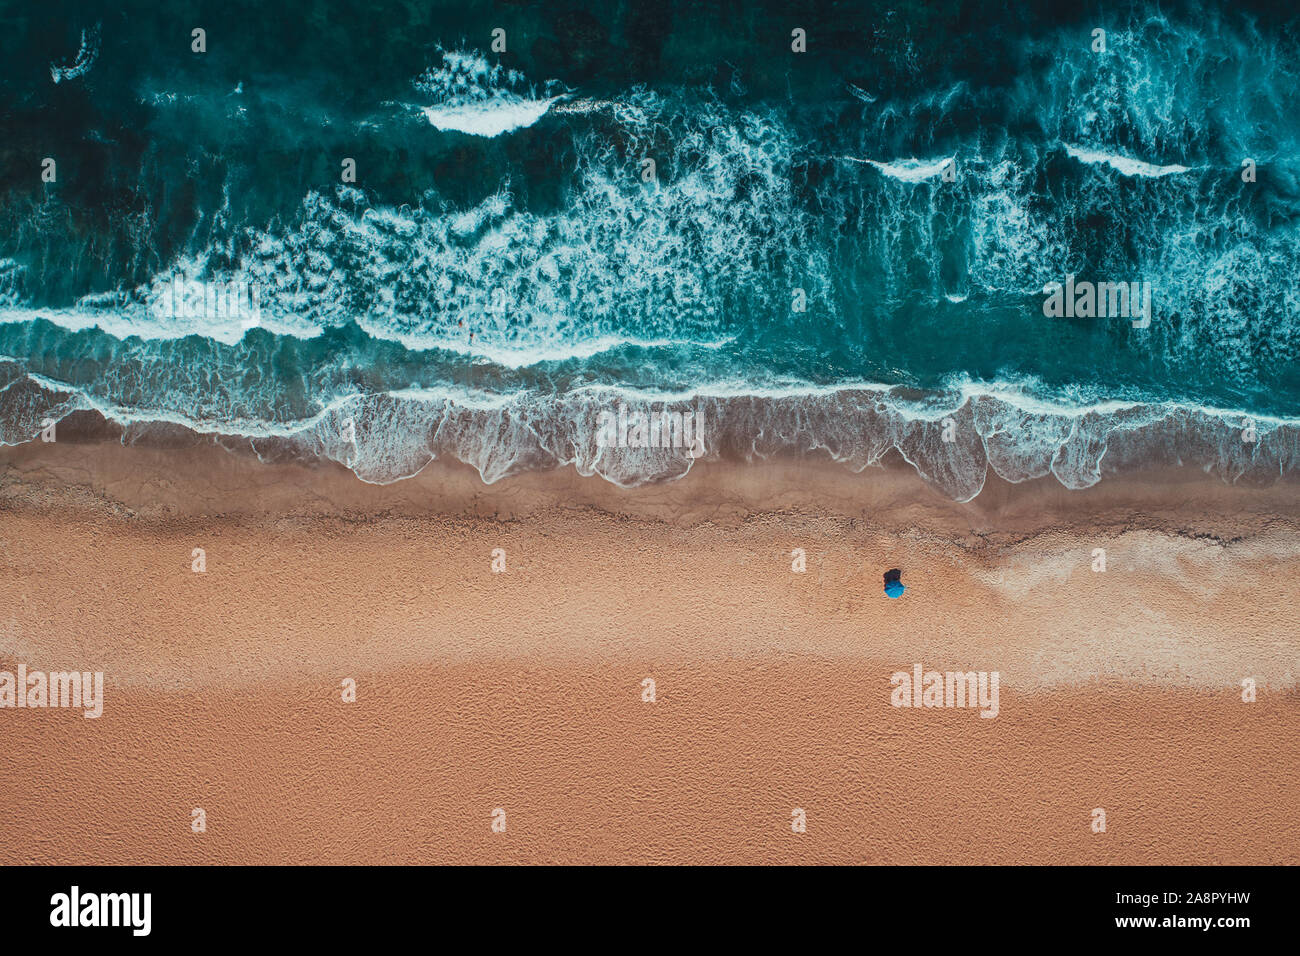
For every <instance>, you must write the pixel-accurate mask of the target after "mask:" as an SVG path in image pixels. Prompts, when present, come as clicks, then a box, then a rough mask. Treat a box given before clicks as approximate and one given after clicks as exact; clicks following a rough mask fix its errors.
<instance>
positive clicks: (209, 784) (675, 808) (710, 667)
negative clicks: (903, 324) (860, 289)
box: [0, 429, 1300, 864]
mask: <svg viewBox="0 0 1300 956" xmlns="http://www.w3.org/2000/svg"><path fill="white" fill-rule="evenodd" d="M69 432H70V433H71V439H70V440H61V441H60V442H58V443H56V444H50V445H42V444H40V443H33V444H29V445H24V446H19V447H15V448H8V449H4V453H3V458H2V459H0V589H2V590H3V593H4V602H3V606H0V670H3V669H8V670H11V671H12V670H14V669H15V668H16V667H17V666H18V665H19V664H23V665H25V666H26V667H27V668H28V669H31V670H36V669H43V670H46V671H51V672H53V671H60V670H65V669H74V668H75V669H77V670H80V671H102V672H103V673H104V685H105V692H104V701H103V715H102V716H101V717H99V718H97V719H86V718H84V717H83V716H82V715H81V714H80V713H79V712H75V711H71V710H66V709H45V710H39V709H29V710H17V709H4V710H0V720H2V721H3V722H4V724H5V727H4V730H5V732H4V734H3V744H0V748H2V749H3V760H0V778H3V779H2V780H0V863H6V864H10V863H36V862H61V863H79V862H106V863H165V862H229V863H236V862H239V863H245V862H249V863H251V862H323V863H359V862H406V863H417V862H467V863H468V862H475V863H503V862H566V863H576V862H607V863H643V862H652V863H658V862H664V863H666V862H681V863H686V862H696V863H724V862H748V863H758V862H779V863H835V862H838V863H850V862H872V863H923V864H930V863H957V862H961V863H1016V862H1026V863H1029V862H1032V863H1193V862H1196V863H1296V862H1300V823H1297V821H1296V818H1295V814H1294V807H1295V805H1296V802H1297V797H1300V692H1298V690H1297V683H1296V679H1297V675H1300V636H1298V635H1300V612H1297V610H1296V607H1295V595H1296V593H1297V583H1298V582H1300V538H1298V537H1297V534H1296V531H1297V524H1298V523H1300V522H1298V520H1297V508H1296V504H1297V502H1300V493H1298V492H1297V486H1296V485H1295V483H1294V482H1283V483H1279V484H1275V485H1272V486H1270V487H1264V488H1255V487H1244V486H1229V485H1226V484H1224V483H1223V482H1221V481H1219V480H1218V479H1214V478H1210V477H1207V476H1204V475H1201V474H1199V473H1188V472H1185V471H1180V472H1166V473H1158V474H1151V475H1143V476H1138V477H1135V478H1133V479H1131V480H1122V481H1113V482H1103V483H1101V484H1100V485H1098V486H1096V487H1094V488H1092V489H1088V490H1086V491H1074V492H1071V491H1066V490H1065V489H1063V488H1061V487H1060V486H1059V485H1056V484H1054V483H1053V482H1050V481H1042V482H1031V483H1026V484H1024V485H1017V486H1011V485H1007V484H1005V483H1002V482H998V481H996V480H994V479H991V480H990V483H989V485H988V486H987V487H986V489H985V491H984V493H983V494H981V495H980V496H979V497H978V498H977V499H975V500H974V501H973V502H970V503H967V504H958V503H955V502H952V501H950V500H947V499H945V498H943V497H942V496H941V495H939V494H938V493H936V492H934V491H932V490H930V489H929V488H927V487H926V486H925V485H924V483H922V482H921V481H920V480H919V479H918V478H916V476H915V474H914V473H912V472H910V470H906V469H901V468H886V469H869V470H868V471H867V472H865V473H863V474H861V475H854V474H851V473H849V472H847V471H845V470H843V469H840V468H838V467H836V466H832V465H830V464H825V465H821V464H817V463H815V462H794V461H785V462H770V463H766V464H743V463H736V464H727V463H708V464H707V465H701V466H699V467H697V469H696V470H694V471H692V473H691V474H690V475H688V476H687V477H686V478H685V479H683V480H681V481H679V482H674V483H668V484H662V485H652V486H647V487H642V488H639V489H619V488H617V487H614V486H612V485H609V484H608V483H605V482H603V481H601V480H599V479H585V478H581V477H579V476H577V475H576V474H574V473H573V472H571V471H568V472H539V473H530V474H524V475H521V476H518V477H514V478H508V479H505V480H503V481H501V482H498V483H497V484H494V485H491V486H487V485H484V484H483V483H482V482H481V481H480V480H479V478H478V476H477V474H476V473H475V472H474V471H473V470H471V469H468V468H465V467H463V466H458V465H446V464H443V463H439V462H435V463H433V464H431V465H430V466H429V467H428V468H426V469H425V471H423V472H422V473H421V474H420V475H418V476H417V477H415V478H413V479H409V480H407V481H403V482H398V483H396V484H393V485H387V486H374V485H367V484H364V483H362V482H360V481H358V480H357V479H356V478H355V477H354V476H353V475H352V474H351V473H349V472H347V471H345V470H344V469H342V468H339V467H333V466H330V467H325V466H304V465H266V464H262V463H260V462H258V461H256V460H255V459H253V458H251V457H250V456H248V455H245V454H232V453H230V452H228V451H226V450H224V449H222V448H220V447H217V446H215V445H200V446H198V447H183V448H175V447H173V448H169V447H165V446H161V445H158V444H155V445H154V446H152V447H124V446H122V445H121V444H118V443H116V442H102V441H95V440H91V439H90V438H87V439H86V440H81V441H78V440H74V439H75V438H76V435H75V432H72V430H71V429H69ZM195 549H202V555H203V561H202V563H203V568H204V569H203V571H202V572H201V573H198V572H196V571H195V570H194V562H195V553H196V552H195ZM1098 549H1100V550H1101V551H1102V552H1104V556H1103V557H1104V568H1105V569H1104V571H1103V570H1098V569H1097V565H1098ZM494 564H495V565H496V568H497V570H494ZM799 565H801V566H802V567H803V568H804V570H803V571H802V572H801V573H799V572H796V571H795V570H794V569H793V568H794V566H799ZM502 566H504V570H500V568H501V567H502ZM891 567H898V568H901V569H903V570H904V581H905V582H906V584H907V585H908V591H907V593H906V595H905V596H904V598H903V599H902V600H899V601H889V600H888V599H886V598H885V596H884V594H883V592H882V587H881V574H882V573H883V571H884V570H886V569H888V568H891ZM918 664H919V665H921V666H922V667H923V668H924V670H926V671H930V670H934V671H940V672H950V671H958V672H969V671H973V672H996V673H997V674H998V675H999V678H1000V699H999V702H998V707H997V715H996V717H995V718H993V719H984V718H982V717H981V716H980V712H979V711H978V710H975V709H971V708H952V707H948V708H933V709H932V708H911V707H898V706H893V705H892V704H891V675H894V674H896V673H897V672H900V671H902V672H911V671H912V669H913V667H914V665H918ZM1248 678H1249V679H1250V680H1251V681H1253V682H1254V685H1255V687H1256V689H1257V690H1256V693H1257V698H1256V700H1255V701H1254V702H1252V703H1246V702H1243V699H1242V697H1243V684H1242V682H1243V680H1245V679H1248ZM647 679H650V680H652V681H653V682H654V683H653V689H654V700H653V701H650V700H647V699H646V697H647V690H646V688H647V684H646V683H645V682H646V680H647ZM349 680H351V681H355V686H356V699H355V701H345V700H344V699H343V697H344V685H345V682H346V681H349ZM196 808H201V809H202V810H203V811H204V813H205V820H206V830H205V832H202V833H196V832H193V830H192V827H191V820H192V815H193V811H194V810H195V809H196ZM1098 808H1100V809H1104V810H1105V814H1106V830H1105V832H1104V833H1102V832H1094V826H1093V818H1094V816H1093V811H1094V810H1096V809H1098ZM498 809H500V810H502V811H504V814H499V815H498V817H501V818H502V819H504V822H505V829H504V832H496V831H495V830H494V828H493V823H494V820H496V819H497V818H494V815H493V814H494V811H497V810H498ZM796 810H802V811H803V818H804V819H805V820H806V829H805V830H804V832H796V829H797V828H792V819H794V817H795V811H796ZM498 822H499V821H498ZM498 829H499V827H498Z"/></svg>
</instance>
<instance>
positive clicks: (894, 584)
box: [885, 568, 907, 598]
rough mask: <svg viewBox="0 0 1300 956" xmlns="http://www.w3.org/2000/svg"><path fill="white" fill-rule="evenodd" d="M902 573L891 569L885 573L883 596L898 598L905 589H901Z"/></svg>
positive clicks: (896, 569)
mask: <svg viewBox="0 0 1300 956" xmlns="http://www.w3.org/2000/svg"><path fill="white" fill-rule="evenodd" d="M902 577H903V572H902V571H900V570H898V568H892V569H890V570H889V571H886V572H885V594H886V595H888V596H889V597H891V598H900V597H902V596H903V592H904V591H906V590H907V588H905V587H903V581H902Z"/></svg>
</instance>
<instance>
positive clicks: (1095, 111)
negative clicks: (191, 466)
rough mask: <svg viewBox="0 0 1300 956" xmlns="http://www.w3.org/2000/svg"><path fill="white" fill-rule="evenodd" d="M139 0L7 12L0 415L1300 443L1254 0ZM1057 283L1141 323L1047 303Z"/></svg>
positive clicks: (34, 424) (414, 454) (587, 431)
mask: <svg viewBox="0 0 1300 956" xmlns="http://www.w3.org/2000/svg"><path fill="white" fill-rule="evenodd" d="M154 6H155V5H154V4H145V3H126V4H121V3H119V4H114V5H112V6H109V5H107V4H105V5H103V6H101V7H97V6H96V5H95V4H86V3H49V4H41V5H39V6H38V5H35V4H30V3H23V4H16V5H15V4H8V5H5V6H4V7H3V8H2V12H0V389H3V391H0V441H4V442H6V443H15V442H20V441H29V440H32V439H33V437H34V436H36V435H37V434H38V433H39V432H40V430H41V423H42V422H43V421H45V420H48V419H62V418H64V417H65V416H67V415H69V414H72V413H75V412H77V411H79V410H81V411H84V410H87V409H92V410H95V411H96V412H97V413H98V414H100V415H102V416H103V417H104V418H105V419H107V420H108V421H109V422H110V423H112V424H113V425H114V427H116V426H123V427H124V428H125V431H124V432H123V440H125V441H136V440H150V438H151V436H152V437H156V436H157V434H158V428H157V427H156V426H154V425H151V424H150V423H158V422H164V423H172V424H174V425H178V426H184V427H185V428H187V429H190V430H192V431H194V432H197V433H200V434H205V435H206V434H211V435H216V436H220V438H219V440H221V441H223V442H225V443H227V444H228V445H229V446H230V447H232V448H233V447H236V446H248V445H249V444H251V446H252V447H253V449H254V450H256V451H257V452H258V453H259V454H261V455H263V457H267V458H279V457H283V456H285V455H292V456H306V457H312V456H321V457H327V458H332V459H335V460H338V461H341V462H343V463H345V464H347V465H348V466H350V467H352V468H353V470H354V471H356V472H357V474H358V475H360V476H361V477H363V478H365V479H366V480H370V481H390V480H396V479H398V478H401V477H403V476H405V475H409V474H412V473H414V472H415V471H417V470H418V469H419V468H421V467H423V465H425V464H426V463H427V462H428V461H429V460H431V459H432V458H434V457H454V458H459V459H461V460H463V461H467V462H469V463H471V464H473V465H475V466H476V467H477V468H479V470H480V472H481V473H482V474H483V476H484V478H485V479H487V480H496V479H498V478H500V477H502V476H504V475H507V474H509V473H511V472H512V471H515V470H519V469H525V468H541V467H555V466H557V465H568V464H573V465H574V466H576V467H577V468H579V469H580V470H581V471H583V472H584V473H593V472H594V473H598V474H601V475H603V476H605V477H607V478H609V479H610V480H613V481H618V482H620V483H623V484H635V483H639V482H641V481H646V480H654V479H661V478H668V477H674V476H678V475H680V474H683V473H684V472H685V471H686V470H687V469H688V468H689V467H691V460H690V459H689V458H688V457H686V456H684V455H683V454H682V453H681V452H680V451H678V450H673V449H666V450H660V449H655V450H643V451H631V450H628V449H607V448H600V447H598V443H597V441H596V422H597V419H598V416H599V414H600V412H602V411H607V410H611V409H616V408H617V407H618V405H619V404H620V403H625V404H629V405H631V406H632V407H633V408H637V407H649V408H651V409H655V408H658V407H661V406H663V405H664V404H665V403H666V404H667V406H668V407H671V408H674V409H679V410H687V409H693V410H696V411H697V412H698V413H699V414H701V415H702V416H703V418H704V421H705V422H706V429H707V432H706V434H707V447H708V455H709V456H724V457H729V458H740V459H749V460H756V459H761V458H765V457H768V456H771V455H776V454H814V455H829V456H831V457H832V458H835V459H837V460H840V461H843V462H844V463H845V464H846V465H847V466H848V467H851V468H854V469H857V470H860V469H862V468H865V467H866V466H868V465H870V464H874V463H877V462H880V461H882V460H884V459H886V458H887V457H888V456H891V455H896V454H901V455H902V456H903V457H904V458H905V459H906V460H908V461H910V462H912V463H913V464H914V465H915V466H916V467H917V469H918V470H919V471H920V472H921V473H922V474H923V475H924V476H925V477H927V478H928V479H929V480H931V481H933V482H935V483H936V484H937V485H939V486H940V487H941V488H942V489H943V490H945V491H946V492H947V493H949V494H951V495H953V496H954V497H958V498H968V497H970V496H971V495H973V494H975V493H977V492H978V490H979V488H980V487H981V485H982V483H983V480H984V477H985V475H986V473H987V469H988V468H989V467H992V468H993V469H994V470H996V471H997V472H998V473H999V474H1001V475H1002V476H1003V477H1005V478H1008V479H1011V480H1013V481H1021V480H1025V479H1028V478H1032V477H1038V476H1041V475H1044V474H1049V473H1050V474H1054V475H1055V476H1056V477H1057V478H1058V479H1059V480H1060V481H1062V482H1063V483H1064V484H1066V485H1067V486H1069V487H1076V488H1077V487H1085V486H1087V485H1089V484H1092V483H1094V482H1096V481H1097V480H1099V479H1100V478H1102V477H1103V476H1104V475H1106V474H1109V473H1114V472H1117V471H1122V470H1126V469H1130V468H1135V467H1139V466H1142V465H1147V464H1152V463H1183V464H1187V465H1190V466H1196V467H1203V468H1206V469H1208V470H1212V471H1215V472H1217V473H1219V474H1221V475H1223V476H1224V477H1225V478H1227V479H1230V480H1236V479H1238V478H1240V477H1242V476H1246V477H1247V478H1248V479H1249V480H1268V479H1270V478H1272V477H1276V476H1277V475H1279V474H1282V473H1285V472H1287V471H1290V470H1291V469H1292V468H1294V467H1295V465H1296V463H1297V462H1298V461H1300V361H1298V359H1300V244H1298V243H1297V222H1298V219H1297V216H1298V214H1300V149H1298V147H1300V119H1297V106H1300V19H1298V18H1297V15H1296V14H1295V13H1293V12H1290V11H1289V10H1288V9H1287V8H1286V7H1284V6H1282V5H1278V6H1277V7H1276V8H1274V7H1270V6H1267V5H1264V6H1261V5H1258V4H1254V5H1250V4H1248V5H1246V6H1244V7H1243V6H1241V5H1232V6H1231V7H1228V6H1226V5H1225V6H1217V5H1200V4H1196V5H1193V4H1173V5H1171V4H1167V3H1166V4H1160V5H1159V6H1157V5H1155V4H1131V5H1123V6H1118V5H1103V6H1095V7H1088V6H1084V7H1074V6H1072V7H1071V8H1070V9H1069V11H1068V12H1062V11H1060V10H1058V9H1056V8H1055V7H1054V6H1053V5H1046V4H1030V5H1028V6H1027V7H1017V8H1014V9H1012V8H1011V6H1010V5H1006V4H1002V3H974V4H956V3H947V4H944V3H940V4H934V3H928V4H899V3H892V4H865V3H863V4H842V3H815V4H803V5H798V4H796V5H793V6H791V5H789V4H780V5H777V4H761V3H748V4H732V3H724V4H719V3H703V4H701V3H677V4H673V3H667V4H665V3H660V2H644V3H642V2H636V3H629V2H615V3H602V4H581V3H554V4H542V5H536V4H505V3H501V4H486V3H469V4H465V3H455V4H451V3H436V4H419V5H404V4H382V3H303V2H301V0H299V2H291V3H287V4H277V5H268V4H253V3H222V4H215V3H211V4H207V3H197V4H196V3H191V4H168V5H167V9H166V11H159V10H157V9H153V8H154ZM196 27H201V28H203V29H204V30H206V36H205V40H206V51H205V52H202V53H196V52H194V51H193V50H192V49H191V44H192V34H191V31H192V30H193V29H194V28H196ZM498 27H499V28H501V29H503V30H504V31H505V43H506V50H505V51H504V52H493V50H492V49H491V47H492V31H493V30H494V29H495V28H498ZM795 28H801V29H803V30H805V31H806V34H807V52H806V53H796V52H793V51H792V50H791V42H792V40H791V31H792V30H794V29H795ZM1097 28H1101V29H1104V30H1105V31H1106V36H1105V42H1106V48H1105V50H1104V52H1103V51H1098V50H1094V49H1093V45H1094V38H1093V30H1094V29H1097ZM47 157H48V158H51V159H53V160H54V161H55V164H56V165H55V178H54V181H53V182H45V181H42V175H41V174H42V161H43V160H44V159H45V158H47ZM346 159H351V160H353V161H355V167H356V179H355V182H344V181H343V176H342V173H343V166H344V160H346ZM1247 159H1249V160H1251V161H1252V163H1253V167H1254V170H1255V174H1254V177H1253V181H1245V180H1244V179H1243V175H1242V174H1243V162H1244V161H1245V160H1247ZM647 161H653V164H654V168H653V175H651V171H650V170H649V169H648V167H647ZM945 171H946V172H945ZM178 275H179V276H182V277H183V281H184V282H202V283H205V284H206V285H204V286H202V287H200V288H201V290H202V291H207V290H209V289H214V288H215V289H221V290H238V293H239V294H240V295H243V294H245V293H247V295H248V296H250V297H251V296H252V295H254V294H255V295H256V309H255V310H254V309H252V308H251V307H249V308H245V309H243V310H242V311H240V310H237V309H236V310H231V311H232V312H233V314H225V312H224V311H221V310H218V309H216V308H215V303H211V302H209V303H206V304H205V305H204V306H203V307H202V308H196V309H193V310H191V312H192V313H194V314H190V313H187V311H186V309H184V308H183V307H177V303H176V301H175V299H174V298H173V299H171V300H170V301H169V294H170V291H171V290H172V289H174V288H175V281H176V277H177V276H178ZM1067 275H1074V276H1076V277H1077V278H1078V279H1079V280H1088V281H1093V282H1102V281H1104V282H1121V281H1122V282H1147V283H1150V286H1151V289H1152V304H1153V307H1152V315H1151V321H1150V324H1149V326H1148V327H1145V328H1135V327H1134V323H1133V322H1132V321H1131V320H1130V319H1129V318H1128V317H1125V316H1118V317H1117V316H1106V317H1096V316H1088V317H1073V318H1065V317H1060V318H1056V317H1047V316H1045V315H1044V314H1043V302H1044V299H1045V297H1046V296H1045V294H1044V288H1045V286H1046V285H1047V284H1048V283H1051V282H1064V281H1065V280H1066V277H1067ZM191 288H194V287H191ZM241 301H243V300H241ZM184 304H185V303H184V302H183V301H182V302H181V306H183V305H184ZM191 304H197V303H196V302H195V303H191ZM1245 436H1248V437H1250V438H1253V439H1254V440H1253V441H1248V440H1245Z"/></svg>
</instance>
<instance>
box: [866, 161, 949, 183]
mask: <svg viewBox="0 0 1300 956" xmlns="http://www.w3.org/2000/svg"><path fill="white" fill-rule="evenodd" d="M844 158H845V159H847V160H849V161H851V162H854V163H861V164H863V165H864V166H873V167H875V168H876V169H878V170H879V171H880V172H882V173H884V174H885V175H886V176H889V177H891V178H893V179H897V180H901V181H902V182H905V183H921V182H925V181H926V180H927V179H934V178H935V177H936V176H941V175H943V171H944V168H945V167H946V166H947V165H948V164H949V163H952V162H954V161H955V157H953V156H947V157H943V158H940V159H915V158H912V159H897V160H894V161H893V162H889V163H883V162H878V161H876V160H874V159H858V158H857V157H855V156H845V157H844Z"/></svg>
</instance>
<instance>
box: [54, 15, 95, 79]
mask: <svg viewBox="0 0 1300 956" xmlns="http://www.w3.org/2000/svg"><path fill="white" fill-rule="evenodd" d="M99 26H100V25H99V24H98V23H96V24H95V25H94V26H93V27H91V28H90V29H89V30H82V31H81V46H80V47H79V48H78V49H77V57H76V59H75V60H73V61H72V63H71V64H69V65H67V66H57V65H55V64H53V63H51V64H50V79H52V80H53V81H54V82H55V83H62V82H63V81H64V80H75V79H78V78H80V77H82V76H85V75H86V74H87V73H89V72H90V68H91V67H92V66H94V65H95V60H96V59H98V57H99Z"/></svg>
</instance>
